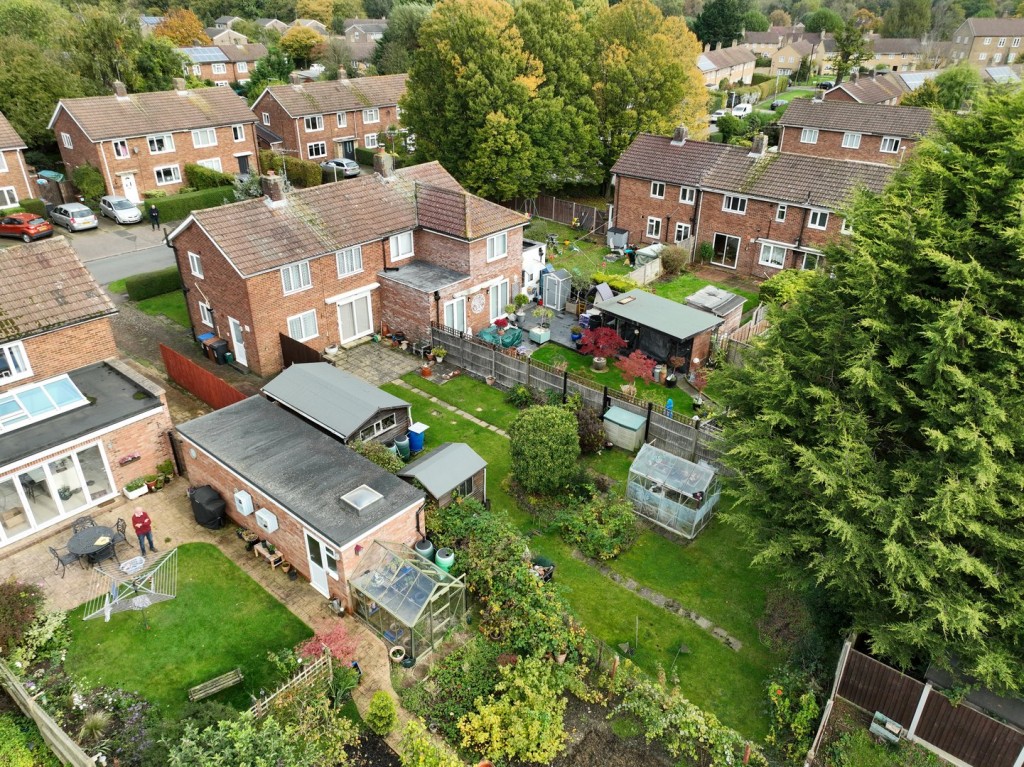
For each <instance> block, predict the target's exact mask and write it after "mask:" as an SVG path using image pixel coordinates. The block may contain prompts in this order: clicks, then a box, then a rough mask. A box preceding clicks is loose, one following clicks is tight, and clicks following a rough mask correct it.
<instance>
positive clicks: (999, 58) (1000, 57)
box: [992, 53, 1003, 64]
mask: <svg viewBox="0 0 1024 767" xmlns="http://www.w3.org/2000/svg"><path fill="white" fill-rule="evenodd" d="M1002 60H1003V54H1001V53H993V54H992V63H993V64H998V63H999V62H1000V61H1002Z"/></svg>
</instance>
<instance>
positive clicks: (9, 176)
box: [0, 112, 36, 210]
mask: <svg viewBox="0 0 1024 767" xmlns="http://www.w3.org/2000/svg"><path fill="white" fill-rule="evenodd" d="M27 148H28V147H27V145H26V144H25V141H24V140H23V139H22V138H21V136H19V135H18V132H17V131H16V130H14V126H13V125H11V124H10V123H9V122H8V121H7V118H6V117H4V115H3V113H2V112H0V210H4V209H5V208H14V207H17V205H18V201H19V200H25V199H28V198H31V197H35V196H36V192H35V191H33V188H32V184H31V182H30V181H29V178H28V166H27V165H26V164H25V155H24V154H23V152H24V150H25V149H27Z"/></svg>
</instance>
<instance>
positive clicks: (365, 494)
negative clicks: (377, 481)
mask: <svg viewBox="0 0 1024 767" xmlns="http://www.w3.org/2000/svg"><path fill="white" fill-rule="evenodd" d="M383 497H384V496H383V495H381V494H380V493H378V492H377V491H376V490H374V489H373V488H372V487H370V486H369V485H360V486H359V487H357V488H356V489H355V490H352V491H351V492H348V493H346V494H345V495H343V496H342V497H341V500H343V501H345V502H346V503H347V504H348V505H349V506H351V507H352V508H354V509H355V510H356V511H362V510H363V509H365V508H366V507H367V506H369V505H370V504H371V503H374V502H375V501H379V500H380V499H381V498H383Z"/></svg>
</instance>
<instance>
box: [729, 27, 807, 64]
mask: <svg viewBox="0 0 1024 767" xmlns="http://www.w3.org/2000/svg"><path fill="white" fill-rule="evenodd" d="M804 38H808V40H809V42H811V43H812V44H815V43H817V42H818V41H819V40H820V39H821V36H820V34H819V33H807V31H806V30H805V28H804V25H803V24H796V25H794V26H791V27H779V26H773V27H769V28H768V31H767V32H746V31H745V32H744V33H743V40H742V42H740V45H742V46H743V47H744V48H747V49H748V50H750V51H751V52H753V53H754V55H755V56H765V57H768V58H770V57H771V55H772V54H773V53H775V51H777V50H778V49H779V48H781V47H783V46H784V45H786V44H787V43H793V42H796V41H797V40H803V39H804Z"/></svg>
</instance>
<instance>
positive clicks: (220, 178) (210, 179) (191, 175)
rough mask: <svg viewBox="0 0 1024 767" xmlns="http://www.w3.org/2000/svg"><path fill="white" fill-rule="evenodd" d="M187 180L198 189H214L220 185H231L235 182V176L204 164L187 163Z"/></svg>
mask: <svg viewBox="0 0 1024 767" xmlns="http://www.w3.org/2000/svg"><path fill="white" fill-rule="evenodd" d="M185 180H186V181H187V182H188V185H189V186H191V187H193V188H194V189H196V190H197V191H198V190H200V189H214V188H216V187H218V186H231V185H232V184H234V183H235V177H234V176H232V175H231V174H229V173H221V172H220V171H219V170H213V169H211V168H207V167H205V166H203V165H196V164H195V163H191V162H187V163H185Z"/></svg>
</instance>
